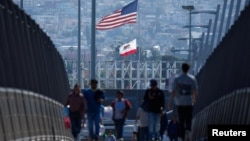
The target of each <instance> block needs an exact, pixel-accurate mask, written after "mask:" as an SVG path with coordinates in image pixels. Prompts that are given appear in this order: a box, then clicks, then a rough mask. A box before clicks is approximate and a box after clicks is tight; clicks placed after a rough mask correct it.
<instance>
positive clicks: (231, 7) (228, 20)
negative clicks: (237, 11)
mask: <svg viewBox="0 0 250 141" xmlns="http://www.w3.org/2000/svg"><path fill="white" fill-rule="evenodd" d="M233 6H234V0H231V3H230V8H229V12H228V17H227V24H226V29H225V32H226V33H227V32H228V30H229V28H230V25H231V19H232V13H233Z"/></svg>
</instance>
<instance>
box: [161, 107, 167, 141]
mask: <svg viewBox="0 0 250 141" xmlns="http://www.w3.org/2000/svg"><path fill="white" fill-rule="evenodd" d="M167 128H168V115H167V112H166V111H163V112H162V115H161V126H160V137H161V140H162V139H163V136H164V135H165V133H166V131H167Z"/></svg>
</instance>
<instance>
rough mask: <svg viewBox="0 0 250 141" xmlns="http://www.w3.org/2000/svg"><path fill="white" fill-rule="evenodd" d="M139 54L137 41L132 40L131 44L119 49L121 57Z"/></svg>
mask: <svg viewBox="0 0 250 141" xmlns="http://www.w3.org/2000/svg"><path fill="white" fill-rule="evenodd" d="M136 52H137V47H136V39H134V40H132V41H131V42H129V43H127V44H124V45H122V46H121V47H120V48H119V53H120V55H121V56H123V57H124V56H128V55H131V54H134V53H136Z"/></svg>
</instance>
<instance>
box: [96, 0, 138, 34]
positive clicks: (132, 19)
mask: <svg viewBox="0 0 250 141" xmlns="http://www.w3.org/2000/svg"><path fill="white" fill-rule="evenodd" d="M137 3H138V0H135V1H133V2H131V3H129V4H128V5H126V6H124V7H122V9H119V10H116V11H114V12H113V13H112V14H110V15H107V16H105V17H103V18H102V19H101V21H100V22H99V23H98V24H97V25H96V29H97V30H107V29H112V28H116V27H119V26H122V25H125V24H130V23H136V16H137Z"/></svg>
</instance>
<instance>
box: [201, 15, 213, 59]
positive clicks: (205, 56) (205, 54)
mask: <svg viewBox="0 0 250 141" xmlns="http://www.w3.org/2000/svg"><path fill="white" fill-rule="evenodd" d="M211 24H212V20H211V19H209V23H208V25H209V27H208V30H207V37H206V42H205V47H204V52H203V53H204V55H203V57H204V60H205V59H206V58H207V56H208V50H209V48H208V47H209V46H208V45H209V44H208V42H209V35H210V30H211Z"/></svg>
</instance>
